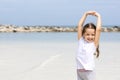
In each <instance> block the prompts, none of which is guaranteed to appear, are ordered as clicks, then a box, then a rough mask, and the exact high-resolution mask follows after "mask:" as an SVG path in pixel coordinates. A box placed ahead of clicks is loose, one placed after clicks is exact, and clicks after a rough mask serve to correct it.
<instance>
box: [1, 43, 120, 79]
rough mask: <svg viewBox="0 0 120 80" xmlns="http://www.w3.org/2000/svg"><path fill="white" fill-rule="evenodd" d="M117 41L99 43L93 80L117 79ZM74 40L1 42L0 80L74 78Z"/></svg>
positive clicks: (118, 68) (118, 72)
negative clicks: (98, 54) (98, 55)
mask: <svg viewBox="0 0 120 80" xmlns="http://www.w3.org/2000/svg"><path fill="white" fill-rule="evenodd" d="M119 47H120V43H118V42H102V43H100V52H101V54H100V57H99V59H96V60H95V61H96V78H97V80H119V79H120V76H119V74H120V58H119V56H120V54H119V53H120V49H119ZM76 52H77V42H73V43H72V42H67V43H66V42H59V43H58V42H47V43H46V42H32V43H30V42H27V43H26V42H25V43H24V42H21V43H18V42H17V43H14V42H12V43H1V45H0V80H76V62H75V55H76Z"/></svg>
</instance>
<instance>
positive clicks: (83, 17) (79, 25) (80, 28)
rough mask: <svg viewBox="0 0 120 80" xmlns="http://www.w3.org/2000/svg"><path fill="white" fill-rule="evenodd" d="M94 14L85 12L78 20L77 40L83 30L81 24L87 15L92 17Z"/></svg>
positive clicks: (93, 12)
mask: <svg viewBox="0 0 120 80" xmlns="http://www.w3.org/2000/svg"><path fill="white" fill-rule="evenodd" d="M93 14H95V11H87V12H85V13H84V14H83V16H82V18H81V19H80V21H79V23H78V40H79V39H80V38H81V36H82V28H83V24H84V22H85V20H86V18H87V16H88V15H93Z"/></svg>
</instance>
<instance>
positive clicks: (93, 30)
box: [85, 28, 95, 33]
mask: <svg viewBox="0 0 120 80" xmlns="http://www.w3.org/2000/svg"><path fill="white" fill-rule="evenodd" d="M85 33H95V29H90V28H87V29H86V30H85Z"/></svg>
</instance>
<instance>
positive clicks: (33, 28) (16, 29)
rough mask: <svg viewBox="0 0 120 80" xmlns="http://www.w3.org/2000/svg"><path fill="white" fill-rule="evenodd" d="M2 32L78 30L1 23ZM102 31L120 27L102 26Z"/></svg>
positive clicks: (119, 29) (117, 30)
mask: <svg viewBox="0 0 120 80" xmlns="http://www.w3.org/2000/svg"><path fill="white" fill-rule="evenodd" d="M0 32H77V27H60V26H15V25H0ZM102 32H120V27H119V26H114V27H109V28H107V27H102Z"/></svg>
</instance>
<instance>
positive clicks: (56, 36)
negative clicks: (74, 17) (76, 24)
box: [0, 32, 120, 43]
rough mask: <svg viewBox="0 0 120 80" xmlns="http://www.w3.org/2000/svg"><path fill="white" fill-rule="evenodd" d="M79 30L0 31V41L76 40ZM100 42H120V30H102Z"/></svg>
mask: <svg viewBox="0 0 120 80" xmlns="http://www.w3.org/2000/svg"><path fill="white" fill-rule="evenodd" d="M76 41H77V32H31V33H0V43H4V42H6V43H8V42H11V43H13V42H76ZM100 42H120V33H119V32H102V33H101V37H100Z"/></svg>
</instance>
